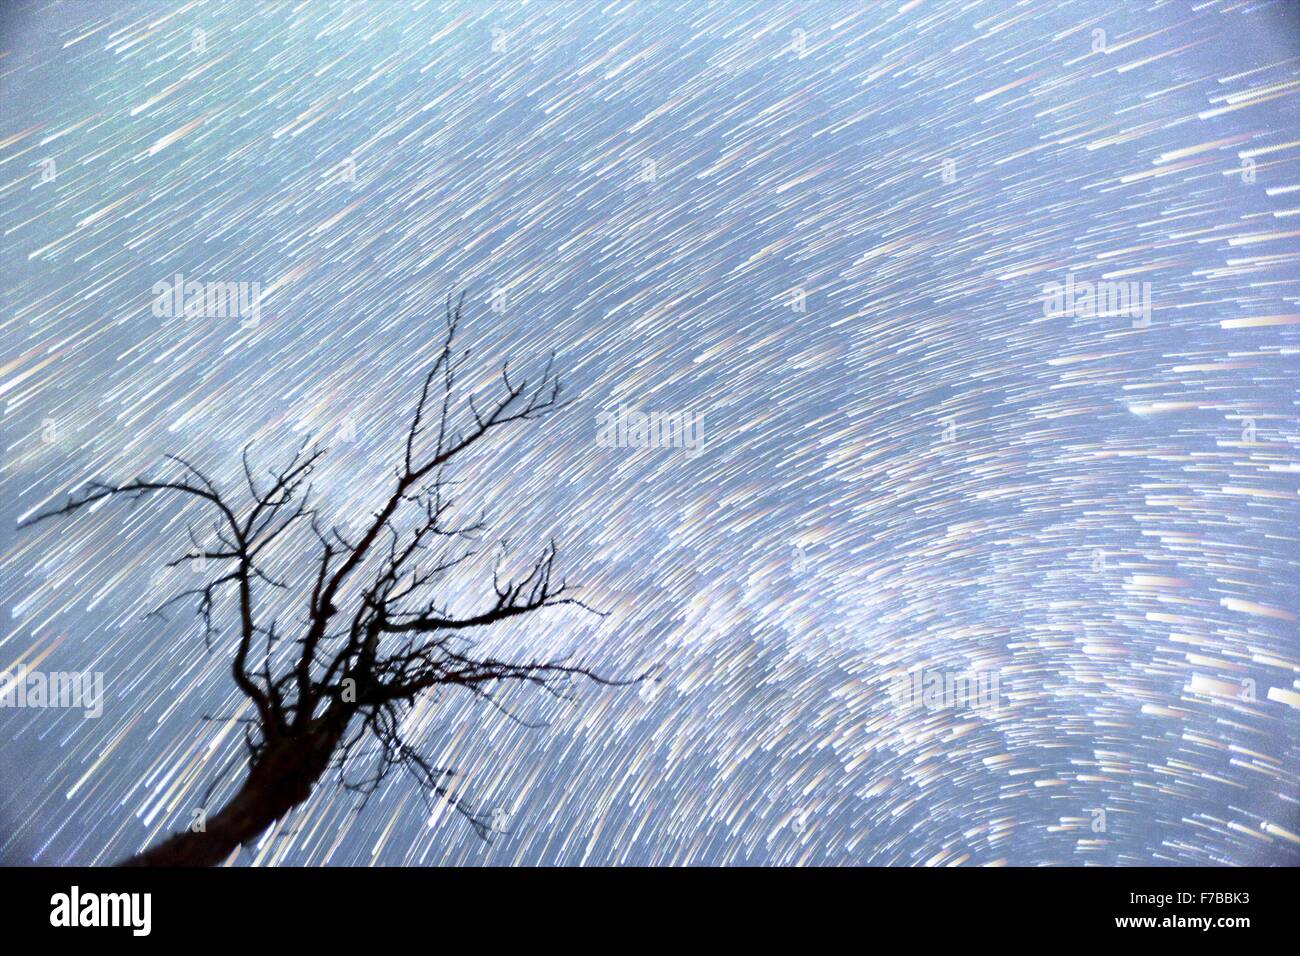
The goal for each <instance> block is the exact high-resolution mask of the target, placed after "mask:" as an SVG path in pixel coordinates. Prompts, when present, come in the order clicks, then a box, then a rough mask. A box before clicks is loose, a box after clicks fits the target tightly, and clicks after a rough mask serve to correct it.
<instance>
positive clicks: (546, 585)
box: [23, 296, 634, 866]
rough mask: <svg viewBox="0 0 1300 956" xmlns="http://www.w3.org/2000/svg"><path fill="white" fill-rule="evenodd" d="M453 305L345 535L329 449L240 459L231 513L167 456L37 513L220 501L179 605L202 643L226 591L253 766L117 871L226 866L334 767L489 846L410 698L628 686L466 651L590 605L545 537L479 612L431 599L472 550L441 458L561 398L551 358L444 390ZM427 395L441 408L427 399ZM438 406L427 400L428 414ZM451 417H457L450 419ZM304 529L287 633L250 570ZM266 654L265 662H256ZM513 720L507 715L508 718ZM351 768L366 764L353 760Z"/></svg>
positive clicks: (574, 670) (451, 365) (456, 360)
mask: <svg viewBox="0 0 1300 956" xmlns="http://www.w3.org/2000/svg"><path fill="white" fill-rule="evenodd" d="M463 301H464V297H463V296H462V297H461V298H460V300H459V301H457V302H456V303H455V305H454V306H453V304H452V302H451V300H450V298H449V299H448V302H447V309H446V315H447V331H446V337H445V340H444V341H443V345H442V349H441V351H440V352H439V354H438V356H437V358H436V360H435V361H434V362H433V365H432V367H431V368H430V369H429V371H428V373H427V374H426V375H425V377H424V383H423V386H422V387H421V389H420V398H419V401H418V402H417V403H416V406H415V413H414V416H413V418H412V421H411V425H410V428H409V430H408V431H407V434H406V441H405V450H404V454H403V459H402V462H401V464H400V466H399V467H398V468H397V469H396V472H395V476H394V477H395V484H394V485H393V487H392V491H391V494H389V495H388V498H387V500H386V501H385V502H384V504H383V505H382V506H381V507H380V508H379V509H378V510H377V511H376V512H374V513H373V515H371V516H370V517H369V518H368V519H366V521H365V522H364V524H363V527H362V530H360V531H359V532H358V533H357V534H356V535H353V538H354V540H351V541H350V540H348V539H347V538H346V537H345V536H344V535H343V534H341V533H340V532H339V531H338V530H337V528H334V527H331V528H330V529H329V530H328V531H326V530H323V529H322V528H321V527H320V523H319V522H318V520H317V512H316V509H315V508H314V507H312V505H311V487H310V485H309V483H308V482H309V479H310V477H311V475H312V473H313V471H314V469H315V466H316V464H317V462H318V461H319V460H320V459H321V457H322V455H324V453H325V452H324V449H322V448H319V447H315V448H312V449H310V450H309V449H308V448H307V445H306V444H305V443H304V445H303V446H302V447H301V448H299V450H298V452H297V453H296V454H295V455H294V457H293V460H292V461H291V462H290V463H289V464H288V465H287V466H285V467H284V468H282V469H280V470H278V471H275V472H273V473H271V477H270V481H269V483H266V482H263V486H262V487H259V483H258V481H257V479H256V478H255V476H254V473H253V469H252V467H251V466H250V465H249V461H248V452H249V449H248V447H247V446H246V447H245V448H244V451H243V470H244V477H245V482H246V484H247V492H248V496H247V497H248V500H247V502H246V503H244V504H243V505H242V506H239V507H237V506H236V505H235V504H234V503H232V502H231V501H230V500H229V499H228V498H227V496H226V495H224V494H223V493H222V492H221V491H219V490H218V488H217V487H216V485H215V484H214V483H213V482H212V481H211V480H209V479H208V478H207V477H206V476H205V475H204V474H203V472H201V471H200V470H199V469H198V468H196V467H195V466H194V465H193V464H191V463H190V462H188V461H185V460H184V459H182V458H179V457H175V456H168V460H170V461H172V462H173V463H174V464H175V465H176V466H178V470H179V471H180V472H181V474H182V477H180V478H176V479H171V480H163V479H145V478H140V479H136V480H133V481H129V482H126V483H124V484H108V483H104V482H98V481H96V482H91V483H89V485H87V486H86V487H85V488H84V489H83V490H82V491H81V492H80V493H79V494H76V493H74V494H71V495H69V497H68V501H67V503H66V504H64V505H62V506H61V507H56V508H53V509H50V510H48V511H45V512H43V513H41V514H38V515H36V516H35V517H33V518H31V519H30V520H28V521H26V522H24V523H23V524H24V526H29V525H32V524H36V523H38V522H42V521H46V520H49V519H52V518H55V517H57V516H60V515H67V514H71V513H73V512H76V511H79V510H80V509H82V508H86V507H88V506H90V505H93V504H94V503H96V502H98V501H102V500H104V499H106V498H114V497H118V496H124V497H127V498H130V499H138V498H140V497H143V496H146V495H151V494H155V493H170V494H176V495H181V496H184V497H187V498H190V499H199V500H200V501H202V502H204V503H205V505H206V507H208V508H210V509H212V510H213V511H215V519H216V524H215V539H216V543H215V544H213V545H211V546H205V545H201V544H199V543H198V540H197V538H196V537H195V536H194V534H193V532H191V534H190V537H191V540H192V541H193V543H194V546H195V549H194V550H193V551H191V552H189V553H187V554H185V555H183V556H182V557H180V558H177V559H176V560H175V561H173V562H171V565H170V566H175V565H177V564H179V563H181V562H182V561H187V560H188V561H200V560H201V561H204V562H207V561H211V562H214V563H215V564H216V565H217V569H218V571H217V573H216V574H215V576H214V577H212V579H211V580H208V581H206V583H204V584H203V585H202V586H201V587H197V588H193V589H189V590H186V591H183V592H181V593H180V594H177V595H175V596H174V597H172V598H170V599H169V600H168V601H166V602H164V604H163V606H162V607H161V608H159V611H160V612H161V611H163V610H164V609H165V608H166V607H167V606H168V605H171V604H173V603H176V602H183V601H187V600H194V601H196V602H197V610H198V613H199V615H200V616H201V618H202V620H203V626H204V638H205V641H206V642H207V643H208V645H209V646H211V641H212V638H213V637H214V636H215V634H216V633H217V632H216V625H215V623H214V617H215V616H216V615H217V614H218V608H219V607H220V606H221V600H222V598H223V596H224V595H226V594H230V595H232V596H233V600H232V601H231V602H230V603H231V604H232V605H233V610H234V612H235V614H236V617H237V634H238V641H237V644H236V646H235V651H234V656H233V659H232V660H231V675H232V677H233V678H234V681H235V684H236V686H237V687H238V689H239V691H240V692H241V693H242V694H243V695H244V696H245V697H247V698H248V699H249V701H251V702H252V706H253V709H254V711H255V716H253V717H249V718H245V719H244V728H245V733H244V739H245V744H246V746H247V750H248V772H247V776H246V778H245V779H244V782H243V784H242V785H241V786H240V788H239V789H238V791H237V792H236V793H235V794H234V795H233V796H232V797H231V799H230V800H229V801H228V802H227V803H226V804H225V806H223V807H222V808H221V809H220V810H218V811H217V812H216V813H215V814H213V815H211V816H210V817H209V818H208V819H207V820H206V821H205V825H204V827H203V828H202V829H201V830H199V831H198V832H193V831H189V830H187V831H182V832H179V833H176V834H175V835H173V836H171V837H170V838H169V839H167V840H165V841H164V842H162V843H160V844H158V845H157V846H155V847H153V848H151V849H147V850H145V851H144V852H142V853H140V854H138V855H137V856H134V857H132V858H130V859H128V860H125V861H123V863H122V864H121V865H126V866H210V865H214V864H217V863H221V862H223V861H224V860H226V859H228V858H229V857H230V856H231V854H232V853H233V852H235V850H236V849H237V848H238V847H240V846H241V845H243V844H246V843H248V842H250V841H252V840H255V839H256V838H257V837H258V836H260V835H261V834H262V833H263V832H265V831H266V830H267V828H268V827H270V826H271V825H272V824H273V823H275V822H276V821H277V820H279V819H281V818H282V817H283V816H285V815H286V814H287V813H288V812H289V811H290V810H292V809H293V808H294V807H296V806H298V805H299V804H301V803H302V802H304V801H305V800H306V799H307V798H308V797H309V796H310V795H311V792H312V789H313V788H314V787H315V785H316V784H317V783H318V782H319V781H320V780H321V779H322V778H323V777H324V776H325V775H326V774H327V772H328V771H329V770H330V769H336V770H337V771H338V782H339V783H340V785H342V786H345V787H347V788H349V789H352V790H357V791H359V792H361V793H363V794H364V795H366V796H368V795H369V794H371V793H373V792H374V790H375V788H377V787H378V786H379V784H380V783H381V782H382V781H383V780H384V779H386V778H387V777H388V775H389V774H390V772H392V771H393V770H395V769H399V768H400V769H402V770H405V771H408V772H409V773H411V774H412V775H413V776H414V777H415V778H416V779H417V780H418V782H419V784H420V786H421V787H423V788H424V789H425V790H426V792H427V793H429V794H430V795H431V796H433V795H436V796H437V797H439V798H441V799H443V800H446V801H447V802H449V803H450V804H451V805H452V806H453V807H455V809H456V810H457V811H458V812H459V813H460V814H461V815H462V816H463V817H464V818H465V819H466V820H468V821H469V823H470V824H471V825H472V826H473V827H474V829H475V831H476V832H477V833H478V834H479V835H480V836H481V837H484V838H487V836H488V833H489V830H490V828H489V823H488V821H487V820H486V819H484V817H483V816H482V815H481V814H479V813H478V812H476V811H475V810H474V809H473V808H472V807H470V806H469V805H468V804H467V803H466V802H465V801H464V800H463V799H461V798H460V797H459V796H457V795H454V794H452V793H451V791H450V786H449V782H450V780H451V778H452V777H453V776H454V771H453V770H451V769H449V768H444V767H438V766H435V765H434V764H433V763H431V762H430V761H429V760H427V759H426V758H425V757H424V756H423V755H422V754H420V753H419V751H418V750H417V749H415V748H413V747H412V746H410V745H409V744H408V743H407V742H406V741H405V740H404V739H403V736H402V726H401V725H402V720H403V717H404V716H405V715H406V714H407V713H408V711H409V709H410V707H411V706H412V704H413V703H414V702H415V700H416V698H417V697H418V696H419V695H421V694H422V693H425V692H427V691H430V690H432V689H435V688H464V689H465V690H466V691H468V692H470V693H471V694H473V695H475V696H476V697H478V698H480V699H483V700H485V701H488V702H489V703H491V704H492V705H493V706H496V707H498V708H500V709H504V708H503V707H502V705H501V704H500V703H499V702H498V701H497V699H496V696H497V694H498V692H499V690H500V688H502V687H505V686H509V685H511V684H516V683H527V684H533V685H536V686H538V687H541V688H544V689H545V690H546V691H547V692H548V693H551V694H553V695H556V696H561V697H563V696H566V694H565V691H564V689H563V685H564V684H566V683H567V682H569V681H572V680H574V679H589V680H592V681H595V682H597V683H600V684H606V685H624V684H628V683H633V682H634V681H614V680H608V679H606V678H604V677H601V676H600V675H598V674H596V673H594V672H593V671H591V670H589V669H587V668H586V667H582V666H570V665H568V664H565V663H563V662H562V661H528V662H511V661H506V660H499V659H496V658H493V657H484V656H475V655H474V654H473V653H472V651H473V646H474V644H475V641H474V639H473V632H474V631H475V630H476V629H481V628H487V627H490V626H491V625H493V624H497V623H499V622H501V621H506V620H509V619H511V618H517V617H521V616H524V615H528V614H533V613H535V612H538V611H541V610H543V609H545V608H551V607H557V606H560V605H576V606H579V607H582V608H584V609H585V610H588V611H591V612H592V613H599V612H596V611H594V610H592V609H591V608H589V607H587V606H586V605H585V604H583V603H582V602H581V601H579V600H578V599H576V598H575V597H572V596H571V594H570V591H569V589H568V588H567V587H566V585H565V583H564V581H563V580H557V579H555V577H554V576H553V568H554V564H555V557H556V548H555V544H554V542H551V543H550V544H549V545H547V547H546V548H545V549H544V550H543V551H542V553H541V555H540V556H539V557H538V558H537V560H536V561H535V563H533V565H532V569H531V571H530V572H529V573H528V574H526V575H525V576H523V577H522V578H518V579H517V580H513V581H503V580H502V579H501V576H500V574H499V568H498V569H496V570H494V571H493V582H492V586H493V590H494V592H495V595H496V596H495V598H494V599H492V600H490V603H489V604H488V606H486V607H484V608H482V609H481V610H479V611H477V612H475V613H471V614H466V615H457V614H453V613H452V612H451V611H449V610H448V609H447V607H446V605H445V604H443V603H439V601H438V599H437V596H436V592H437V591H438V590H439V589H440V586H445V585H446V583H447V582H448V575H449V574H450V573H451V572H453V571H455V570H456V569H457V568H458V567H461V566H462V565H465V563H466V562H467V561H469V560H470V559H472V558H473V557H474V556H475V555H476V554H477V552H475V551H473V550H464V549H465V548H467V547H468V546H467V545H466V544H465V542H467V541H468V540H469V538H470V536H473V535H476V534H477V533H478V532H480V531H481V530H482V529H483V522H482V521H480V522H478V523H475V524H472V525H463V526H458V527H451V526H448V524H447V518H448V512H449V509H450V508H451V498H450V496H449V491H450V487H451V480H450V479H449V478H448V476H447V468H448V466H450V465H452V464H453V463H454V462H456V461H457V459H459V458H460V457H461V456H462V455H463V454H464V453H466V452H467V451H469V450H470V449H472V448H474V447H475V446H477V445H479V444H480V443H481V442H483V441H484V439H487V438H488V437H489V436H491V435H493V434H494V433H496V432H498V431H499V430H500V429H503V428H505V427H507V426H509V425H512V424H514V423H519V422H529V421H536V420H539V419H542V418H544V417H546V416H548V415H550V414H551V413H553V412H555V411H556V410H557V409H559V408H561V407H562V406H563V405H564V404H566V403H565V402H562V401H561V400H560V381H559V379H558V377H556V375H555V374H554V373H553V371H552V368H553V364H554V355H552V356H551V358H550V360H549V361H548V362H547V364H546V367H545V371H544V372H543V373H542V375H541V378H540V380H534V381H529V379H527V378H516V379H514V380H512V377H511V373H510V363H509V361H507V362H506V363H505V364H504V365H503V366H502V369H501V384H500V387H501V392H500V394H499V395H498V396H497V397H496V398H495V400H494V401H493V402H492V403H491V404H490V405H489V406H486V407H480V406H479V405H478V404H476V403H475V402H474V399H473V397H472V396H471V397H469V398H468V400H467V402H465V403H464V404H465V405H467V406H468V409H469V412H470V414H469V415H468V416H466V415H464V407H463V406H461V407H459V408H458V407H457V404H458V403H457V402H456V401H455V400H454V387H455V383H456V376H457V372H458V371H459V370H460V369H461V367H462V366H463V364H464V362H465V361H466V360H467V359H468V355H469V353H468V351H464V352H461V353H460V354H457V352H456V351H455V350H454V349H453V345H454V340H455V335H456V329H457V326H458V324H459V322H460V317H461V306H462V304H463ZM435 392H440V393H441V400H440V401H439V402H433V401H432V397H433V395H434V393H435ZM434 405H436V406H437V407H436V408H431V406H434ZM458 418H459V419H460V420H462V422H463V423H462V424H461V425H457V424H456V420H457V419H458ZM303 524H305V525H307V526H309V527H310V528H311V530H312V532H313V533H314V535H315V540H316V543H317V544H318V545H319V557H318V559H316V560H317V561H318V564H315V565H313V567H314V568H315V570H314V574H313V575H312V577H313V578H314V582H313V583H312V585H311V590H310V596H305V595H304V597H305V600H306V610H305V616H304V618H303V620H302V621H301V622H300V623H299V624H298V625H297V626H296V628H295V630H294V632H293V635H292V643H293V645H295V646H294V647H289V645H288V644H287V642H288V640H289V635H285V634H281V633H280V632H279V630H278V628H277V624H276V622H275V621H274V620H271V621H269V622H268V621H265V620H263V618H262V616H261V615H260V614H259V609H258V601H257V597H258V595H259V594H260V593H262V592H263V591H264V590H265V589H267V588H280V589H283V588H286V587H288V585H287V584H285V583H284V582H282V581H278V580H276V579H275V578H274V577H273V576H272V575H271V574H270V573H268V572H267V571H266V570H264V568H263V567H261V566H259V563H258V562H259V558H260V557H263V556H264V555H266V553H267V548H268V547H270V546H271V545H272V544H273V543H274V542H276V541H277V540H280V539H281V537H282V536H284V535H286V533H287V532H290V529H292V528H294V527H295V526H299V525H303ZM259 650H260V656H261V662H260V665H259V664H258V663H256V661H255V657H256V656H257V654H258V652H259ZM507 713H509V712H508V711H507ZM363 742H369V743H375V744H377V745H378V746H377V747H375V748H373V749H374V751H375V764H374V769H373V771H372V772H370V773H368V774H367V775H366V776H365V777H363V778H362V779H360V780H350V779H348V776H347V774H348V771H349V768H352V767H354V766H355V764H356V763H357V762H358V761H356V760H350V759H349V758H350V757H352V756H353V754H354V752H356V751H357V748H358V746H359V745H360V744H362V743H363ZM360 762H363V763H364V759H362V760H361V761H360Z"/></svg>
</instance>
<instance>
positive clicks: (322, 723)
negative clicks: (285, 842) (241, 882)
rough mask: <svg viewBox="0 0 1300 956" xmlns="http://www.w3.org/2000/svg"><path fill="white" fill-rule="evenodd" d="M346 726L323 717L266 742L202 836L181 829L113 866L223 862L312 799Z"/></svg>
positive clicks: (209, 864) (207, 864) (212, 864)
mask: <svg viewBox="0 0 1300 956" xmlns="http://www.w3.org/2000/svg"><path fill="white" fill-rule="evenodd" d="M346 728H347V720H346V719H343V720H339V719H338V718H337V717H335V716H334V715H327V716H326V717H323V718H321V719H320V720H319V721H318V722H317V723H316V725H315V726H314V727H313V728H312V729H311V730H309V731H308V732H307V733H305V734H302V735H296V736H289V737H282V738H280V739H278V740H275V741H272V742H270V743H268V744H267V745H266V747H265V749H264V750H263V752H262V754H261V757H260V758H259V759H258V761H257V763H256V764H254V765H253V767H252V768H251V769H250V770H249V772H248V779H247V780H245V781H244V785H243V786H242V787H240V788H239V790H238V792H236V793H235V795H234V796H233V797H231V798H230V801H229V802H228V803H227V804H226V805H225V806H224V807H222V808H221V809H220V810H218V811H217V812H216V814H214V815H213V816H211V817H209V818H208V819H207V821H206V824H205V827H204V829H203V830H202V831H201V832H193V831H190V830H184V831H182V832H180V833H177V834H174V835H173V836H171V837H170V838H168V839H167V840H165V841H164V842H162V843H159V844H158V845H157V846H155V847H151V848H150V849H148V850H145V851H144V852H142V853H138V854H136V855H135V856H133V857H130V858H129V859H126V860H123V861H121V862H120V863H118V864H117V865H118V866H216V865H217V864H219V863H222V862H224V861H225V860H226V859H227V858H228V857H229V856H230V855H231V854H232V853H233V852H234V851H235V850H236V849H237V848H238V847H240V846H243V845H244V844H246V843H251V842H253V841H254V840H256V839H257V838H258V837H259V836H261V835H262V834H263V833H265V832H266V830H267V828H268V827H270V826H271V825H272V824H273V823H275V821H277V820H279V819H280V818H281V817H283V816H284V815H285V814H287V813H288V812H289V811H290V810H292V809H293V808H294V807H296V806H298V804H300V803H302V802H304V801H305V800H306V799H307V798H308V797H309V796H311V791H312V787H313V786H315V784H316V781H317V780H319V779H320V778H321V776H323V775H324V773H325V770H326V768H327V767H328V766H329V762H330V758H331V757H332V756H333V754H334V751H335V749H336V748H337V747H338V745H339V741H340V740H342V738H343V732H344V731H345V730H346Z"/></svg>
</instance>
